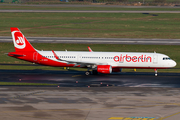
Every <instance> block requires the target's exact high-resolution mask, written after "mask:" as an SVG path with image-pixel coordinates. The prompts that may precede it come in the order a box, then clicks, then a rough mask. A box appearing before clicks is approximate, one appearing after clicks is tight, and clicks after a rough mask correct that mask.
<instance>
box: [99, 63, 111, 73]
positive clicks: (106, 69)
mask: <svg viewBox="0 0 180 120" xmlns="http://www.w3.org/2000/svg"><path fill="white" fill-rule="evenodd" d="M97 72H99V73H104V74H110V73H111V72H112V67H111V65H98V66H97Z"/></svg>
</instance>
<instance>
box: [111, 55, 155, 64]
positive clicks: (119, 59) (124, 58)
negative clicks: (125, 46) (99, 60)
mask: <svg viewBox="0 0 180 120" xmlns="http://www.w3.org/2000/svg"><path fill="white" fill-rule="evenodd" d="M114 61H115V62H124V61H126V62H131V61H132V62H152V58H151V56H146V55H140V56H135V55H134V56H129V55H128V54H126V55H125V56H124V55H122V54H121V55H120V56H114Z"/></svg>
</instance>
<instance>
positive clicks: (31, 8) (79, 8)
mask: <svg viewBox="0 0 180 120" xmlns="http://www.w3.org/2000/svg"><path fill="white" fill-rule="evenodd" d="M0 9H1V10H93V11H94V10H101V11H102V10H104V11H117V10H118V11H180V8H178V7H171V8H163V7H161V8H155V7H154V8H149V7H147V8H146V7H144V8H124V7H109V6H108V7H93V6H86V7H82V6H81V7H67V6H28V5H21V6H15V5H4V6H3V5H1V6H0Z"/></svg>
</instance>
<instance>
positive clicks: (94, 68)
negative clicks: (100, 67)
mask: <svg viewBox="0 0 180 120" xmlns="http://www.w3.org/2000/svg"><path fill="white" fill-rule="evenodd" d="M90 70H92V71H90ZM90 74H93V75H97V74H98V72H97V67H96V66H90V67H88V70H87V71H86V72H85V75H90Z"/></svg>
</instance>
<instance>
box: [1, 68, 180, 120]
mask: <svg viewBox="0 0 180 120" xmlns="http://www.w3.org/2000/svg"><path fill="white" fill-rule="evenodd" d="M2 81H4V82H36V83H56V84H57V85H55V86H51V87H50V86H46V87H42V86H36V87H35V86H34V87H33V86H16V87H15V86H0V116H1V119H4V120H17V119H21V120H44V119H51V120H137V119H138V120H178V119H179V117H180V74H179V73H159V76H158V77H155V76H154V74H153V73H137V72H132V73H118V74H111V75H97V76H95V75H91V76H85V75H84V72H78V71H47V70H30V71H29V70H28V71H25V70H0V82H2Z"/></svg>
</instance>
